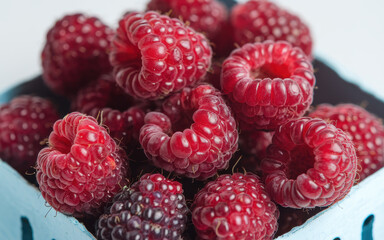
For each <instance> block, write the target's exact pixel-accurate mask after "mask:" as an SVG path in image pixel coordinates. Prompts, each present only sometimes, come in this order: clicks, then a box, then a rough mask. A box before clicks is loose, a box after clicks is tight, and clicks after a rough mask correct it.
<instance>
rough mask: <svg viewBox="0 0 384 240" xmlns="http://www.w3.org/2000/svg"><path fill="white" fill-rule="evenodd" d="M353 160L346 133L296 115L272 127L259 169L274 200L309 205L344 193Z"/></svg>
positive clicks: (293, 205)
mask: <svg viewBox="0 0 384 240" xmlns="http://www.w3.org/2000/svg"><path fill="white" fill-rule="evenodd" d="M356 163H357V159H356V152H355V148H354V147H353V143H352V141H351V140H350V139H349V138H348V135H347V134H346V133H344V132H343V131H342V130H340V129H337V128H336V127H335V126H333V125H332V124H327V123H326V122H325V121H323V120H321V119H311V118H299V119H296V120H292V121H289V122H288V123H286V124H284V125H282V126H280V127H279V128H278V129H277V130H276V132H275V135H274V136H273V139H272V145H270V146H269V147H268V149H267V157H266V158H265V159H264V160H263V161H262V163H261V170H262V171H263V174H264V176H265V185H266V190H267V192H268V193H269V194H270V195H271V198H272V199H273V200H274V201H275V202H276V203H278V204H280V205H281V206H283V207H291V208H313V207H316V206H319V207H323V206H328V205H331V204H333V203H335V202H337V201H339V200H341V199H342V198H344V197H345V195H347V193H348V192H349V191H350V189H351V187H352V185H353V183H354V178H355V175H356V167H357V164H356Z"/></svg>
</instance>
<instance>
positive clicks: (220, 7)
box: [147, 0, 231, 52]
mask: <svg viewBox="0 0 384 240" xmlns="http://www.w3.org/2000/svg"><path fill="white" fill-rule="evenodd" d="M147 10H155V11H156V10H158V11H160V12H162V13H167V12H168V13H170V16H171V17H174V18H180V19H182V20H183V21H185V22H188V24H189V26H190V27H191V28H193V29H194V30H196V31H197V32H201V33H204V34H205V35H206V36H207V38H208V39H209V40H211V41H214V42H213V43H214V47H215V46H216V45H220V43H221V42H224V40H226V39H227V38H228V36H226V37H224V38H223V36H222V34H221V33H222V32H223V30H224V29H225V27H226V26H227V21H228V20H227V19H228V10H227V8H226V7H225V5H224V4H222V3H221V2H220V1H216V0H152V1H150V2H149V3H148V5H147ZM229 36H231V35H229ZM215 50H216V49H215ZM220 50H221V49H220ZM215 52H216V51H215Z"/></svg>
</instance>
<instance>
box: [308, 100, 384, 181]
mask: <svg viewBox="0 0 384 240" xmlns="http://www.w3.org/2000/svg"><path fill="white" fill-rule="evenodd" d="M310 116H311V117H318V118H321V119H324V120H326V121H327V122H330V123H332V124H334V125H335V126H336V127H337V128H340V129H342V130H343V131H344V132H346V133H347V134H349V136H350V137H351V139H352V142H353V144H354V146H355V148H356V155H357V159H358V165H359V167H358V168H357V169H358V171H357V176H356V178H357V179H356V180H363V179H365V178H366V177H368V176H369V175H371V174H372V173H374V172H376V171H377V170H378V169H380V168H381V167H383V166H384V126H383V124H382V122H381V120H380V119H378V118H376V117H375V116H374V115H372V114H370V113H369V112H367V111H366V110H365V109H363V108H361V107H359V106H356V105H353V104H340V105H337V106H331V105H328V104H322V105H320V106H318V107H317V108H316V110H315V111H314V112H312V113H311V114H310Z"/></svg>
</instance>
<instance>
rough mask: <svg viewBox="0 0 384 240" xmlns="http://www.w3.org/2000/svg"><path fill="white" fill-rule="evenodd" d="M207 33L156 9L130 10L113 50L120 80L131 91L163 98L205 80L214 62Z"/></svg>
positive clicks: (121, 26)
mask: <svg viewBox="0 0 384 240" xmlns="http://www.w3.org/2000/svg"><path fill="white" fill-rule="evenodd" d="M211 55H212V51H211V48H210V46H209V45H208V42H207V40H206V39H205V37H204V36H203V35H201V34H199V33H196V32H195V31H194V30H192V29H191V28H189V27H187V26H185V25H184V24H183V23H182V22H181V21H179V20H178V19H174V18H169V17H168V16H163V15H159V14H158V13H156V12H152V11H150V12H146V13H129V14H127V15H126V16H125V17H124V18H123V19H122V20H121V21H120V22H119V28H118V30H117V35H116V36H115V39H114V41H113V44H112V52H111V54H110V61H111V64H112V65H113V66H114V73H115V76H116V81H117V83H118V84H119V86H120V87H122V88H123V89H124V90H125V91H126V92H127V93H129V94H130V95H132V96H134V97H136V98H142V99H159V98H163V97H165V96H166V95H168V94H170V93H172V92H175V91H178V90H180V89H182V88H184V87H186V86H189V85H193V84H195V83H196V82H197V81H199V80H201V79H202V78H203V77H204V76H205V74H206V71H207V69H208V68H209V67H210V65H211Z"/></svg>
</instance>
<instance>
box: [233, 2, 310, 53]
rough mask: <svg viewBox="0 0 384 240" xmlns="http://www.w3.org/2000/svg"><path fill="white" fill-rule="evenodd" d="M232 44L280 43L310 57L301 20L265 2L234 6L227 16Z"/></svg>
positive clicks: (308, 32) (308, 40)
mask: <svg viewBox="0 0 384 240" xmlns="http://www.w3.org/2000/svg"><path fill="white" fill-rule="evenodd" d="M231 23H232V25H233V29H234V33H233V35H234V39H235V42H236V43H238V44H240V45H244V44H246V43H253V42H263V41H265V40H273V41H278V40H284V41H287V42H289V43H291V44H292V45H293V46H295V47H299V48H301V49H302V50H303V52H304V53H305V54H306V55H307V56H309V57H311V55H312V37H311V33H310V31H309V28H308V26H307V25H305V24H304V23H303V22H302V21H301V19H300V18H299V17H298V16H296V15H294V14H292V13H289V12H287V11H286V10H284V9H282V8H280V7H279V6H277V5H276V4H275V3H273V2H270V1H265V0H253V1H248V2H245V3H243V4H237V5H236V6H235V7H234V8H233V9H232V12H231Z"/></svg>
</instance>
